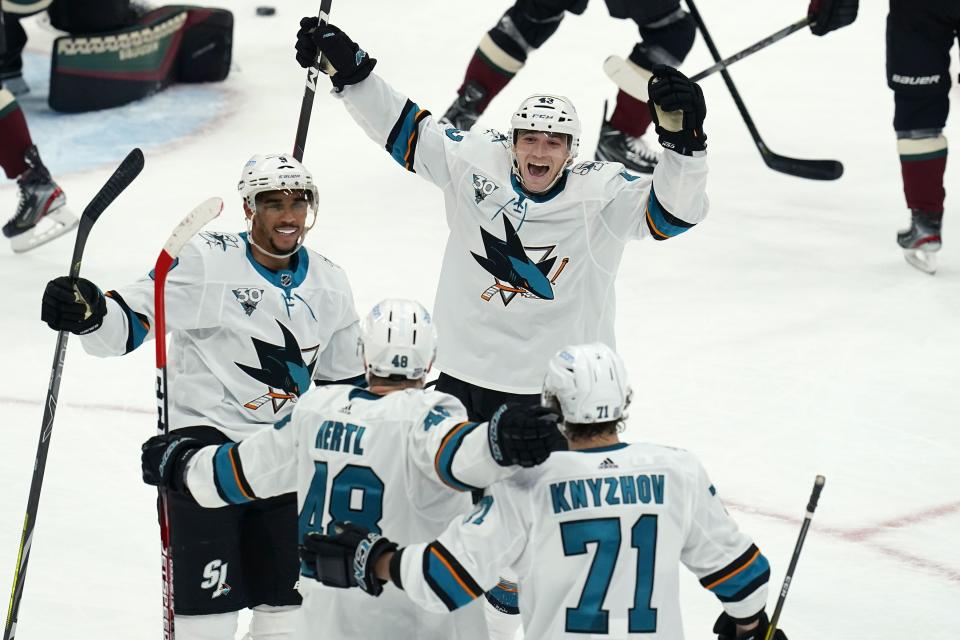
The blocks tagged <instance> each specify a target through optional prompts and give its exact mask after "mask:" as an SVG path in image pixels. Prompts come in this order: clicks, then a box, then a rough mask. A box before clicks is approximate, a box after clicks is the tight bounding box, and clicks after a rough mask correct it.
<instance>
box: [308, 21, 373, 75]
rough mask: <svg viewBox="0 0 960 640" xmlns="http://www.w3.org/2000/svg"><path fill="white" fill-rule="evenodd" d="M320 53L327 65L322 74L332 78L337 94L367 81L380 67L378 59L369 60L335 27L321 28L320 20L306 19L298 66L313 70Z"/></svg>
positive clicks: (324, 26)
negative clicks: (348, 87)
mask: <svg viewBox="0 0 960 640" xmlns="http://www.w3.org/2000/svg"><path fill="white" fill-rule="evenodd" d="M321 53H322V54H323V56H324V58H325V63H326V64H324V65H321V67H320V70H321V71H323V72H324V73H326V74H327V75H329V76H330V81H331V82H332V83H333V86H335V87H336V88H337V91H343V88H344V87H345V86H347V85H348V84H357V83H358V82H360V81H362V80H365V79H366V77H367V76H369V75H370V72H371V71H373V68H374V67H375V66H376V64H377V61H376V59H375V58H371V57H370V56H368V55H367V52H366V51H364V50H363V49H361V48H360V46H359V45H357V43H356V42H354V41H353V40H351V39H350V36H348V35H347V34H345V33H344V32H343V31H341V30H340V29H339V28H337V27H336V26H334V25H332V24H325V25H320V20H319V18H317V17H312V18H304V19H303V20H301V21H300V31H297V63H298V64H299V65H300V66H301V67H303V68H304V69H306V68H307V67H312V66H313V65H314V64H316V62H317V58H318V57H319V56H320V54H321Z"/></svg>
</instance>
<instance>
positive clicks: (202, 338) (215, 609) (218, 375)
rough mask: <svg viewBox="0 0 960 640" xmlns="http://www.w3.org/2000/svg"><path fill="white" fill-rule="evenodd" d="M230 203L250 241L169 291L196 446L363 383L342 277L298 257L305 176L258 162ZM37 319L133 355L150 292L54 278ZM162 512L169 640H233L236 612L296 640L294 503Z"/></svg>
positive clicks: (176, 503)
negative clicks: (170, 580) (335, 387)
mask: <svg viewBox="0 0 960 640" xmlns="http://www.w3.org/2000/svg"><path fill="white" fill-rule="evenodd" d="M239 189H240V195H241V196H242V199H243V210H244V213H245V215H246V222H247V231H246V232H244V233H239V234H235V233H219V232H212V231H205V232H203V233H201V234H199V235H198V236H197V237H196V238H195V239H193V240H192V241H191V242H190V243H189V244H188V245H187V246H186V247H184V249H183V251H182V252H181V254H180V257H179V260H178V262H177V263H176V264H175V266H174V268H173V269H172V271H171V272H170V275H169V278H168V280H167V286H166V323H167V327H168V329H169V330H170V331H171V332H172V334H173V335H172V345H171V347H170V350H171V351H170V356H169V362H170V367H169V372H168V375H169V397H168V402H169V422H170V429H171V430H172V433H174V434H176V435H177V436H179V437H189V438H191V439H193V440H195V441H198V442H201V443H204V444H218V445H219V444H228V443H235V442H240V441H242V440H244V439H246V438H248V437H250V436H252V435H254V434H256V433H258V432H260V431H262V430H264V429H272V428H273V425H274V424H275V423H276V422H277V421H279V420H281V419H283V418H285V417H286V416H288V415H289V414H290V412H291V411H292V410H293V407H294V406H295V404H296V403H297V401H298V399H299V398H300V396H301V395H303V394H304V393H306V392H307V390H308V389H309V388H310V386H311V382H312V381H318V382H321V383H322V382H336V381H347V380H357V381H362V378H360V376H361V375H362V373H363V363H362V360H361V358H360V354H359V353H358V351H357V340H358V338H359V333H360V332H359V321H358V318H357V314H356V311H355V309H354V306H353V294H352V292H351V290H350V285H349V284H348V282H347V277H346V274H345V273H344V272H343V270H342V269H341V268H340V267H338V266H336V265H335V264H333V263H332V262H330V261H329V260H327V259H326V258H324V257H323V256H321V255H320V254H318V253H316V252H313V251H310V250H308V249H306V248H305V247H303V246H302V244H303V240H304V237H305V236H306V234H307V232H308V231H309V230H310V227H311V226H312V225H313V222H314V221H315V220H316V215H317V202H318V192H317V188H316V186H315V185H314V182H313V177H312V176H311V175H310V172H309V171H307V170H306V169H305V168H304V167H303V166H302V165H301V164H300V163H299V162H297V161H296V160H294V159H293V158H292V157H290V156H285V155H266V156H262V155H258V156H254V157H253V158H251V159H250V161H249V162H247V163H246V165H244V167H243V172H242V174H241V176H240V184H239ZM42 319H43V320H44V321H45V322H47V324H49V325H50V327H51V328H52V329H56V330H65V331H70V332H71V333H75V334H79V335H80V336H81V341H82V343H83V347H84V349H85V350H86V351H87V352H88V353H91V354H93V355H96V356H118V355H123V354H126V353H130V352H131V351H133V350H134V349H136V348H137V347H139V346H140V345H141V344H142V343H143V342H144V340H146V339H147V338H148V337H150V335H151V331H152V327H153V325H154V306H153V281H152V279H151V278H150V277H144V278H142V279H141V280H139V281H137V282H135V283H134V284H132V285H130V286H127V287H122V288H120V289H118V290H116V291H109V292H107V293H106V294H103V293H101V291H100V289H99V288H97V286H96V285H95V284H93V283H92V282H90V281H89V280H86V279H84V278H79V279H77V280H76V281H73V280H71V279H70V278H68V277H61V278H56V279H54V280H52V281H51V282H50V283H49V284H48V285H47V288H46V291H45V292H44V294H43V311H42ZM241 491H242V489H241ZM168 505H169V520H170V529H171V536H172V538H171V547H172V554H173V569H174V571H173V575H174V611H175V614H176V617H175V628H176V634H177V640H221V639H222V640H233V638H234V636H235V632H236V627H237V612H238V611H239V610H241V609H244V608H253V618H252V621H251V624H250V637H251V638H252V639H253V640H267V639H270V640H280V639H282V638H290V637H292V633H293V625H294V621H295V615H294V614H295V609H296V608H297V605H299V604H300V595H299V594H298V593H297V591H296V588H295V584H296V582H297V579H298V576H299V569H298V567H299V559H298V557H297V504H296V495H295V494H293V493H287V494H285V495H279V496H277V497H275V498H272V499H270V500H263V501H259V502H254V503H249V504H238V505H235V506H231V507H228V508H225V509H219V510H207V509H203V508H201V507H199V506H198V505H197V504H196V503H195V502H194V501H193V500H192V499H190V498H189V497H187V496H183V495H177V494H171V495H170V496H169V501H168Z"/></svg>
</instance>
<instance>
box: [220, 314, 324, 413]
mask: <svg viewBox="0 0 960 640" xmlns="http://www.w3.org/2000/svg"><path fill="white" fill-rule="evenodd" d="M277 324H278V325H279V326H280V331H281V333H282V334H283V346H278V345H275V344H270V343H269V342H264V341H263V340H259V339H257V338H251V340H253V348H254V349H256V351H257V358H258V359H259V360H260V368H257V367H251V366H249V365H245V364H240V363H239V362H235V363H234V364H236V365H237V366H238V367H240V370H241V371H243V372H244V373H246V374H247V375H248V376H250V377H251V378H253V379H254V380H256V381H258V382H262V383H263V384H265V385H266V386H267V391H266V393H264V394H262V395H260V396H258V397H256V398H254V399H253V400H251V401H249V402H247V403H246V404H244V405H243V406H244V407H246V408H247V409H251V410H253V411H256V410H257V409H259V408H260V407H262V406H263V405H265V404H266V403H267V402H270V403H271V404H272V406H273V412H274V413H276V412H278V411H279V410H280V409H282V408H283V407H284V405H286V404H287V402H296V401H297V399H298V398H299V397H300V396H302V395H303V394H304V393H306V392H307V390H308V389H309V388H310V381H311V380H312V379H313V368H314V366H315V365H316V363H317V353H318V351H319V345H318V346H316V347H310V348H308V349H301V348H300V345H299V344H298V343H297V339H296V338H295V337H294V335H293V333H292V332H291V331H290V330H289V329H287V328H286V327H285V326H283V323H281V322H280V321H279V320H277Z"/></svg>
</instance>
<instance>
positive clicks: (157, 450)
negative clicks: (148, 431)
mask: <svg viewBox="0 0 960 640" xmlns="http://www.w3.org/2000/svg"><path fill="white" fill-rule="evenodd" d="M203 447H204V444H203V442H201V441H200V440H197V439H196V438H189V437H187V436H181V435H177V434H176V433H168V434H165V435H162V436H153V437H152V438H150V439H149V440H147V441H146V442H144V443H143V446H142V447H140V451H141V453H140V468H141V470H142V471H143V481H144V482H145V483H147V484H152V485H153V486H155V487H163V488H165V489H170V490H171V491H177V492H179V493H187V482H186V478H185V477H184V472H185V471H186V469H187V462H188V461H189V460H190V458H192V457H193V454H195V453H196V452H197V451H199V450H200V449H202V448H203Z"/></svg>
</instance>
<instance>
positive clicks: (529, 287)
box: [470, 216, 570, 306]
mask: <svg viewBox="0 0 960 640" xmlns="http://www.w3.org/2000/svg"><path fill="white" fill-rule="evenodd" d="M502 217H503V231H504V234H505V238H504V239H503V240H501V239H500V238H498V237H496V236H495V235H493V234H492V233H489V232H488V231H487V230H486V229H483V228H481V229H480V237H481V238H482V239H483V248H484V250H485V251H486V254H487V255H486V256H480V255H477V254H476V253H473V252H470V255H472V256H473V258H474V259H475V260H476V261H477V262H478V263H479V264H480V266H481V267H483V268H484V269H486V271H487V272H488V273H489V274H490V275H492V276H493V277H494V283H493V284H492V285H490V286H489V287H487V289H486V290H485V291H484V292H483V293H482V294H481V295H480V297H481V298H482V299H483V300H485V301H489V300H490V299H491V298H492V297H493V295H494V294H495V293H497V292H499V293H500V300H501V301H502V302H503V306H507V305H508V304H510V302H512V301H513V299H514V298H515V297H517V295H520V296H521V297H524V298H537V299H540V300H553V297H554V294H553V285H554V284H556V282H557V278H558V277H559V276H560V274H561V273H562V272H563V270H564V269H565V268H566V266H567V263H568V262H569V261H570V259H569V258H563V260H561V261H560V264H559V266H557V269H556V270H555V271H554V273H553V275H552V276H551V275H550V271H551V270H553V267H554V264H555V263H556V261H557V257H556V256H555V255H553V252H554V250H555V249H556V248H557V246H556V245H549V246H539V247H525V246H523V244H522V243H521V242H520V236H518V235H517V231H516V229H514V227H513V225H512V224H511V223H510V219H509V218H508V217H507V216H502ZM531 256H534V257H535V258H536V259H534V257H531Z"/></svg>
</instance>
